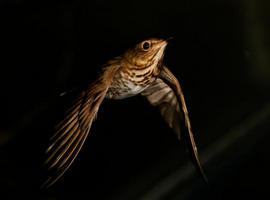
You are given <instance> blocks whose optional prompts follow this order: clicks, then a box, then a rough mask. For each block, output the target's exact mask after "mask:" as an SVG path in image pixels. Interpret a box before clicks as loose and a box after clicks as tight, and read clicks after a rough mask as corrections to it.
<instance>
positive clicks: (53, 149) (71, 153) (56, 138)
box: [43, 67, 118, 188]
mask: <svg viewBox="0 0 270 200" xmlns="http://www.w3.org/2000/svg"><path fill="white" fill-rule="evenodd" d="M117 69H118V67H111V68H110V69H108V70H106V71H104V72H103V75H102V76H101V77H100V78H99V79H98V80H97V81H96V82H95V83H94V84H92V85H91V86H90V87H89V88H88V89H87V90H86V91H84V92H82V93H81V94H80V95H79V96H78V97H77V99H76V100H75V101H74V103H73V105H72V106H71V107H70V108H69V109H68V111H67V112H66V117H65V118H64V119H63V120H62V121H61V122H60V123H59V124H58V125H57V126H56V128H55V129H56V130H55V134H54V135H53V136H52V137H51V139H50V141H51V145H50V146H49V148H48V149H47V151H46V152H47V160H46V162H45V164H46V166H47V168H48V169H49V171H48V172H49V178H48V179H47V181H46V182H45V183H44V184H43V187H46V188H47V187H49V186H51V185H52V184H54V183H55V182H56V181H57V180H58V179H59V178H60V177H61V176H62V175H63V174H64V173H65V171H66V170H67V169H68V168H69V167H70V165H71V164H72V163H73V161H74V159H75V158H76V156H77V155H78V153H79V151H80V150H81V148H82V146H83V144H84V142H85V140H86V138H87V135H88V133H89V130H90V128H91V125H92V123H93V121H94V120H95V118H96V115H97V112H98V109H99V107H100V104H101V103H102V101H103V99H104V98H105V96H106V93H107V90H108V88H109V86H110V84H111V81H112V78H113V76H114V74H115V72H116V71H117Z"/></svg>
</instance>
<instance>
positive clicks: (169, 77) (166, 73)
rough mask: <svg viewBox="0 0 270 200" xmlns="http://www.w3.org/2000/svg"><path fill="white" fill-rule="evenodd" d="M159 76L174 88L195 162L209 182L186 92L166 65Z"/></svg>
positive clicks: (205, 179)
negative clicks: (193, 130) (195, 136)
mask: <svg viewBox="0 0 270 200" xmlns="http://www.w3.org/2000/svg"><path fill="white" fill-rule="evenodd" d="M159 77H160V78H161V79H162V80H163V81H164V82H165V83H166V84H168V86H170V87H171V88H172V90H173V92H174V94H175V96H176V98H177V101H178V102H179V104H181V108H182V112H183V115H184V121H185V126H186V128H187V132H188V135H187V137H186V138H187V141H188V144H189V147H190V149H191V155H192V157H193V158H194V161H195V164H196V167H197V169H198V171H199V172H200V174H201V175H202V177H203V179H204V181H205V182H207V177H206V175H205V173H204V171H203V168H202V166H201V163H200V159H199V154H198V150H197V146H196V143H195V139H194V136H193V132H192V128H191V123H190V119H189V116H188V110H187V106H186V102H185V98H184V93H183V91H182V88H181V86H180V84H179V82H178V80H177V78H176V77H175V76H174V75H173V74H172V72H171V71H170V70H169V69H168V68H167V67H165V66H164V67H163V70H162V71H161V73H160V76H159Z"/></svg>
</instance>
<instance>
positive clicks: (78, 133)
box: [44, 39, 206, 187]
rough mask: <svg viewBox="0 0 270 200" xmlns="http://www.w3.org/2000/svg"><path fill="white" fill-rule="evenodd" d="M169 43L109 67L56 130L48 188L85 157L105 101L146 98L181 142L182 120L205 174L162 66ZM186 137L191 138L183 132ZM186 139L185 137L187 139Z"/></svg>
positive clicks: (131, 53)
mask: <svg viewBox="0 0 270 200" xmlns="http://www.w3.org/2000/svg"><path fill="white" fill-rule="evenodd" d="M166 46H167V41H166V40H161V39H150V40H146V41H143V42H142V43H139V44H138V45H136V46H135V47H134V48H133V49H130V50H128V51H127V52H126V53H124V54H123V56H119V57H117V58H115V59H113V60H111V61H109V62H108V63H107V65H106V66H105V67H104V68H103V72H102V74H101V76H100V77H99V78H98V80H97V81H95V82H94V84H92V85H91V86H89V87H88V88H87V89H86V90H85V91H83V92H82V93H81V94H80V95H79V96H78V97H77V99H76V100H75V101H74V102H73V105H72V106H71V107H70V108H69V109H68V111H67V112H66V116H65V118H64V119H63V120H62V121H61V122H60V123H59V124H58V125H57V126H56V128H55V134H54V135H53V136H52V138H51V145H50V146H49V147H48V149H47V160H46V166H47V168H48V171H49V173H50V176H49V178H48V180H47V181H46V182H45V184H44V187H49V186H50V185H52V184H54V183H55V182H56V181H57V180H58V179H59V178H60V177H61V176H62V175H63V174H64V173H65V172H66V170H67V169H68V168H69V167H70V165H71V164H72V163H73V161H74V159H75V158H76V156H77V155H78V153H79V152H80V150H81V148H82V146H83V144H84V142H85V140H86V138H87V136H88V134H89V131H90V129H91V126H92V123H93V121H94V120H95V118H96V116H97V112H98V110H99V107H100V105H101V103H102V101H103V99H104V98H105V97H106V98H109V99H124V98H127V97H131V96H134V95H137V94H140V93H141V94H142V95H143V96H145V97H146V98H147V99H148V101H149V102H150V104H151V105H153V106H156V107H158V108H159V111H160V113H161V115H162V116H163V118H164V120H165V121H166V122H167V124H168V125H169V127H170V128H172V129H173V130H174V132H175V133H176V134H177V136H178V138H179V139H180V124H181V118H184V121H185V126H186V128H187V133H188V134H187V137H185V138H187V140H188V142H189V144H190V147H191V150H192V151H191V153H192V156H193V158H194V160H195V162H196V166H197V167H198V169H199V171H200V172H201V174H202V175H203V177H204V179H205V180H206V177H205V175H204V172H203V170H202V167H201V164H200V161H199V156H198V152H197V147H196V144H195V141H194V137H193V133H192V130H191V125H190V120H189V116H188V111H187V107H186V103H185V99H184V95H183V92H182V89H181V87H180V84H179V82H178V80H177V79H176V78H175V76H174V75H173V74H172V73H171V72H170V71H169V69H168V68H167V67H165V66H163V64H162V60H163V56H164V51H165V48H166ZM183 133H186V132H185V131H183ZM183 135H184V136H185V134H183Z"/></svg>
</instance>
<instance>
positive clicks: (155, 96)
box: [142, 66, 207, 182]
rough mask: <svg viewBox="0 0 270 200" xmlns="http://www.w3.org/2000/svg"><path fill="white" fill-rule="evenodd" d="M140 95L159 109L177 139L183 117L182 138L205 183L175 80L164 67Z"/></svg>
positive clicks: (184, 106)
mask: <svg viewBox="0 0 270 200" xmlns="http://www.w3.org/2000/svg"><path fill="white" fill-rule="evenodd" d="M142 95H143V96H146V98H147V99H148V101H149V102H150V104H151V105H153V106H158V107H159V110H160V112H161V115H162V116H163V118H164V119H165V121H166V122H167V123H168V124H169V126H170V127H171V128H173V130H174V131H175V132H176V133H177V135H178V138H180V123H181V121H180V119H181V115H183V117H184V121H185V126H186V128H187V133H188V134H187V135H184V138H186V139H187V142H188V146H189V148H190V149H191V155H192V158H193V159H194V161H195V164H196V167H197V168H198V170H199V172H200V173H201V175H202V177H203V179H204V180H205V181H206V182H207V178H206V176H205V174H204V171H203V169H202V166H201V163H200V159H199V155H198V150H197V147H196V143H195V140H194V136H193V132H192V129H191V124H190V119H189V116H188V110H187V106H186V102H185V98H184V94H183V91H182V88H181V86H180V84H179V82H178V80H177V78H176V77H175V76H174V75H173V74H172V72H171V71H170V70H169V69H168V68H167V67H165V66H164V67H163V69H162V71H161V73H160V75H159V78H157V79H156V81H155V82H154V83H153V84H152V85H151V86H149V87H148V88H147V89H146V90H145V91H144V92H143V93H142ZM180 106H181V109H180ZM183 133H186V131H183Z"/></svg>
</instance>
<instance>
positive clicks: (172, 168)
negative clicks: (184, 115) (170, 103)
mask: <svg viewBox="0 0 270 200" xmlns="http://www.w3.org/2000/svg"><path fill="white" fill-rule="evenodd" d="M269 8H270V7H269V1H268V0H264V1H263V0H261V1H258V0H257V1H256V0H242V1H240V0H239V1H235V0H218V1H217V0H204V1H201V0H183V1H177V0H167V1H157V0H155V1H144V0H137V1H124V0H118V1H104V0H99V1H90V0H88V1H85V0H77V1H60V2H56V1H33V0H32V1H30V0H9V1H1V3H0V16H1V17H0V30H1V43H0V48H1V50H2V51H1V56H0V58H1V60H0V66H1V68H0V69H1V71H0V87H1V104H0V110H1V115H0V116H1V123H0V157H1V159H0V191H1V195H3V197H4V195H8V196H6V197H5V198H6V199H11V198H12V197H13V198H16V197H18V196H19V197H23V196H25V197H27V198H35V199H38V198H42V199H64V198H73V199H74V198H76V199H84V198H86V197H87V198H88V199H123V200H125V199H129V200H132V199H142V200H144V199H147V200H148V199H150V200H152V199H170V200H174V199H199V198H200V199H228V198H235V197H239V198H241V199H244V198H261V197H262V196H264V195H266V196H267V197H269V187H268V185H269V178H270V174H269V170H268V169H269V167H270V157H269V155H268V153H269V148H268V146H269V145H268V143H269V142H268V141H269V139H270V136H269V131H270V123H269V120H270V94H269V89H270V67H269V64H270V57H269V56H270V51H269V50H270V39H269V38H270V37H269V34H270V24H269V23H270V14H269V11H270V9H269ZM149 37H161V38H167V37H173V38H174V39H173V40H172V41H171V42H170V44H169V46H168V48H167V50H166V55H165V63H166V64H167V65H168V67H169V68H170V69H171V70H172V71H173V72H174V74H175V75H176V77H178V78H179V80H180V82H181V83H182V86H183V88H184V92H185V96H186V101H187V105H188V108H189V111H190V117H191V120H192V124H193V129H194V132H195V137H196V141H197V144H198V149H199V152H200V154H201V158H202V162H203V165H204V168H205V171H206V174H207V176H208V178H209V185H208V186H206V185H205V184H204V183H203V181H202V180H201V178H200V177H199V175H198V174H197V173H195V170H194V167H193V166H192V165H191V162H190V159H189V156H188V153H187V151H186V148H185V145H184V142H183V141H182V142H181V143H179V142H178V141H177V139H176V137H175V135H174V134H173V133H172V131H171V130H170V129H169V128H167V126H166V124H165V123H164V122H163V120H162V118H161V117H160V116H159V114H158V111H157V110H155V109H154V108H152V107H150V106H149V105H148V103H147V101H146V100H145V99H143V98H142V97H140V96H138V97H133V98H130V99H126V100H122V101H108V100H105V102H104V104H103V105H102V107H101V109H100V112H99V116H98V120H97V121H96V123H95V124H94V126H93V128H92V131H91V133H92V134H91V136H90V137H89V138H88V140H87V142H86V145H85V146H84V147H83V149H82V151H81V153H80V154H79V157H78V159H77V160H76V161H75V163H74V164H73V165H72V167H71V169H70V170H69V171H68V172H67V173H66V174H65V176H64V177H63V178H62V179H61V180H60V181H59V182H57V184H55V185H54V186H53V187H52V188H51V189H50V190H48V191H40V190H39V184H40V182H42V180H44V179H43V178H44V176H45V172H44V170H43V168H42V162H43V156H44V153H43V151H44V149H45V148H46V145H47V142H48V138H49V137H50V136H51V134H52V127H53V124H54V123H55V122H56V120H57V119H58V118H59V117H60V116H61V113H62V112H63V110H64V104H65V102H66V101H67V100H66V98H69V97H70V96H69V95H67V96H68V97H59V94H60V93H62V92H64V91H70V90H73V91H78V90H79V88H81V87H82V86H83V85H85V84H88V83H90V82H91V81H93V80H94V79H95V77H96V74H97V72H98V71H99V70H100V67H101V65H102V64H103V63H105V62H106V61H107V60H108V59H110V58H112V57H114V56H117V55H120V54H121V53H122V52H124V51H125V50H126V49H127V48H128V47H131V46H132V45H134V44H136V43H137V42H140V41H141V40H144V39H147V38H149ZM71 94H72V92H71ZM267 197H265V198H266V199H267ZM5 198H1V199H5Z"/></svg>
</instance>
